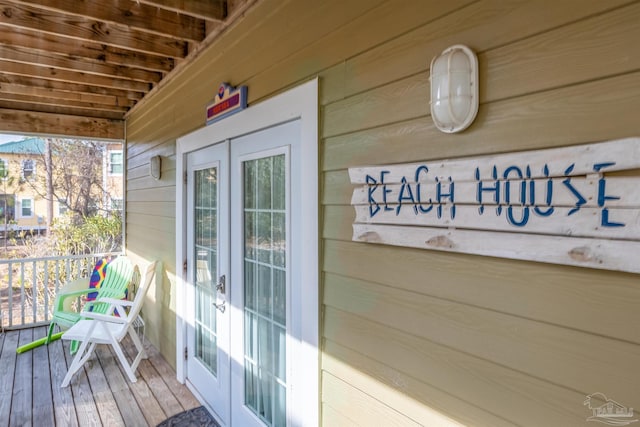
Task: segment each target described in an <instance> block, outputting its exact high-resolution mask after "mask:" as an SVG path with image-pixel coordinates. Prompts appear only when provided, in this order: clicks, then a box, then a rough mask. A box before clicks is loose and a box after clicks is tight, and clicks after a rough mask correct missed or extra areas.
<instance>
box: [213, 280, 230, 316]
mask: <svg viewBox="0 0 640 427" xmlns="http://www.w3.org/2000/svg"><path fill="white" fill-rule="evenodd" d="M226 292H227V285H226V276H225V275H224V274H223V275H222V276H220V279H219V280H218V284H217V285H216V302H214V303H213V306H214V307H215V308H217V309H218V310H220V313H224V311H225V310H226V309H227V307H226V303H227V301H226V298H225V297H224V295H225V294H226Z"/></svg>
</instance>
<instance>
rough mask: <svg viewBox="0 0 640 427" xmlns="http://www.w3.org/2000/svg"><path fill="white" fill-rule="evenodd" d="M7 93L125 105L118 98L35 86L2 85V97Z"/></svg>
mask: <svg viewBox="0 0 640 427" xmlns="http://www.w3.org/2000/svg"><path fill="white" fill-rule="evenodd" d="M3 93H7V94H12V95H27V96H34V97H40V98H51V99H60V100H67V101H77V102H91V103H96V104H104V105H113V106H117V105H123V104H119V103H118V97H117V96H109V95H98V94H91V93H80V92H68V91H62V90H56V89H47V88H41V87H35V86H27V85H20V84H14V83H0V96H2V95H1V94H3ZM126 103H127V105H128V106H131V105H133V102H132V101H130V100H127V101H126Z"/></svg>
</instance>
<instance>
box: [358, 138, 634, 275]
mask: <svg viewBox="0 0 640 427" xmlns="http://www.w3.org/2000/svg"><path fill="white" fill-rule="evenodd" d="M638 169H640V138H627V139H621V140H615V141H608V142H602V143H597V144H589V145H580V146H572V147H562V148H553V149H547V150H536V151H526V152H517V153H508V154H498V155H492V156H482V157H474V158H464V159H455V160H436V161H428V162H423V163H412V164H402V165H390V166H373V167H356V168H350V169H349V176H350V179H351V183H352V184H357V185H359V186H358V187H357V188H356V189H355V190H354V192H353V196H352V200H351V204H352V205H353V206H354V208H355V210H356V219H355V222H354V224H353V240H354V241H359V242H369V243H382V244H388V245H395V246H407V247H414V248H423V249H435V250H442V251H451V252H463V253H470V254H478V255H487V256H497V257H504V258H514V259H523V260H532V261H540V262H549V263H556V264H568V265H576V266H585V267H593V268H602V269H610V270H621V271H629V272H634V273H640V172H639V171H638Z"/></svg>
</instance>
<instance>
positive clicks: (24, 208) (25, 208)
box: [20, 199, 33, 218]
mask: <svg viewBox="0 0 640 427" xmlns="http://www.w3.org/2000/svg"><path fill="white" fill-rule="evenodd" d="M20 216H21V217H23V218H25V217H31V216H33V199H22V202H21V203H20Z"/></svg>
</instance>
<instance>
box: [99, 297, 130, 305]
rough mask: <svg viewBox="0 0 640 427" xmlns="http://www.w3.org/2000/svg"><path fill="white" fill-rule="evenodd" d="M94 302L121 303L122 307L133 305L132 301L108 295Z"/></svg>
mask: <svg viewBox="0 0 640 427" xmlns="http://www.w3.org/2000/svg"><path fill="white" fill-rule="evenodd" d="M123 297H124V295H123ZM95 302H106V303H109V304H113V305H121V306H123V307H131V306H132V305H133V301H128V300H123V299H116V298H109V297H102V298H98V299H97V300H96V301H95Z"/></svg>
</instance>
